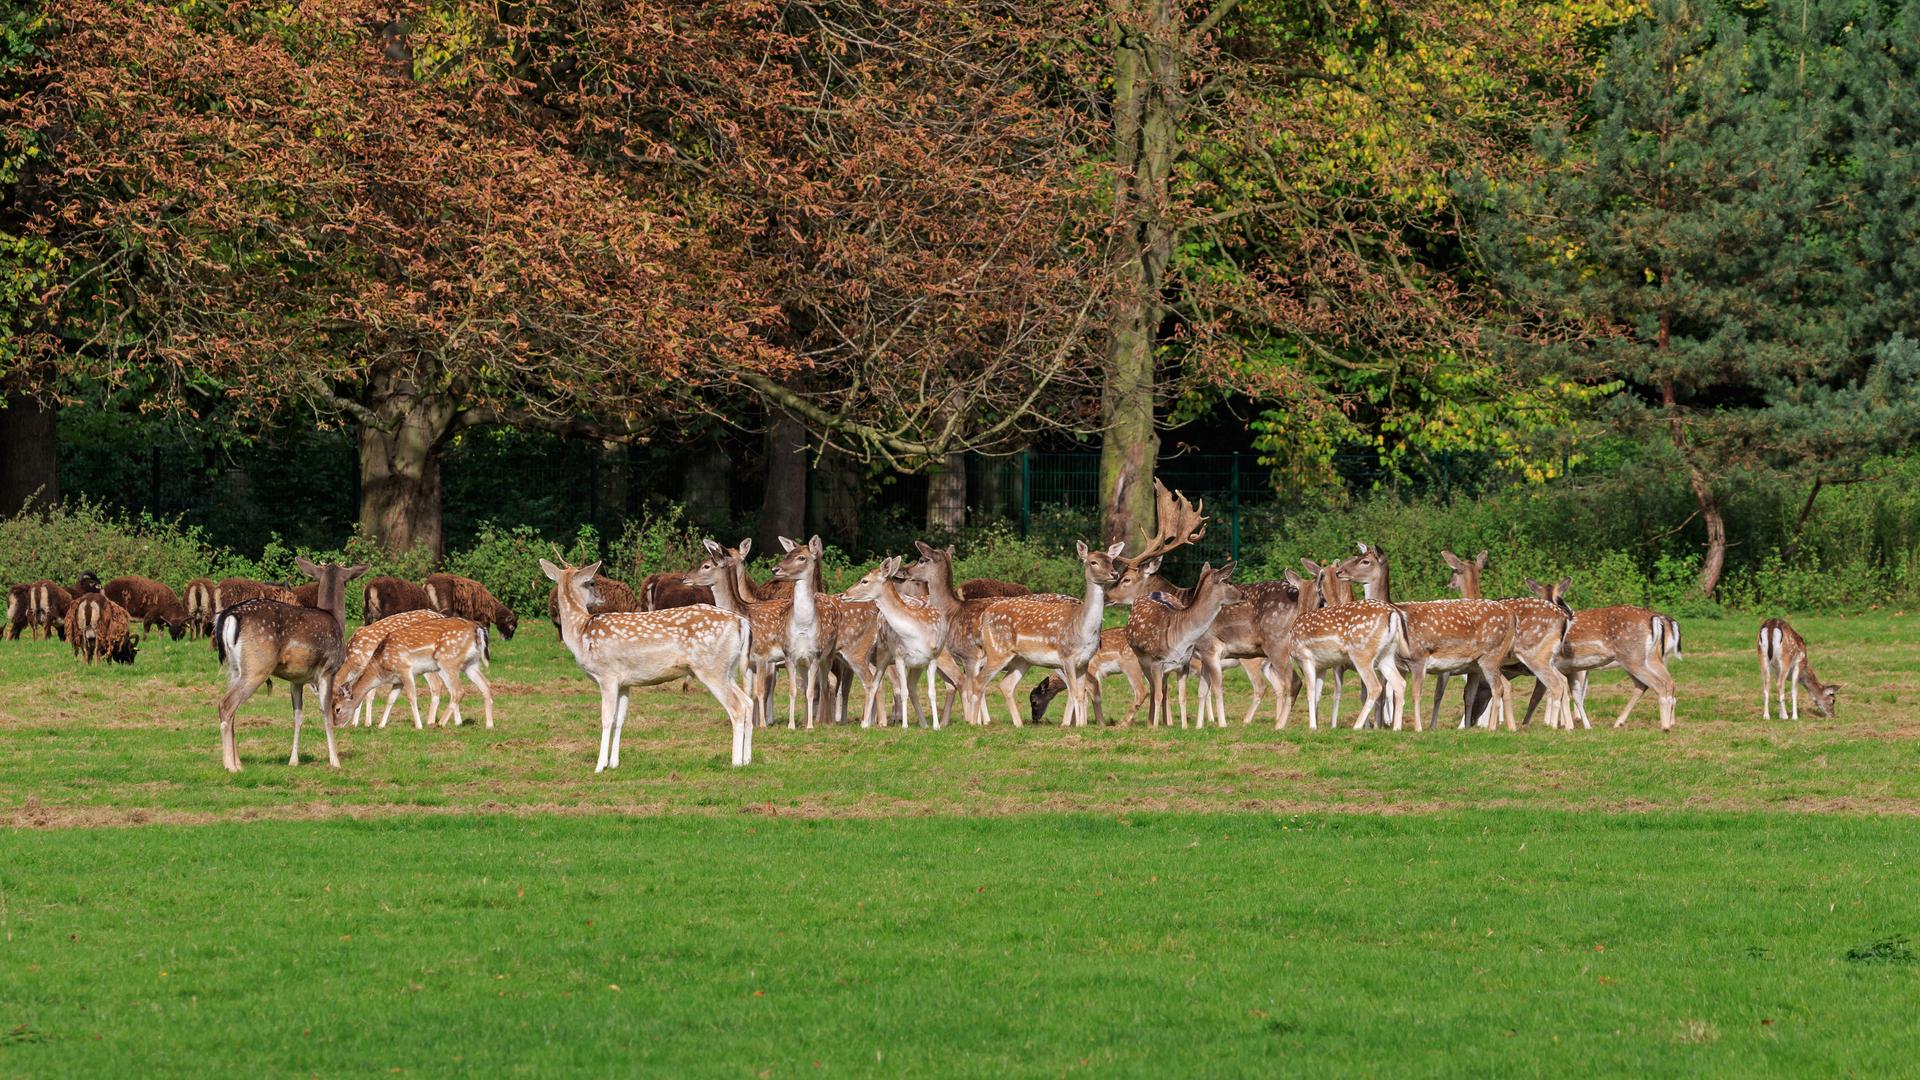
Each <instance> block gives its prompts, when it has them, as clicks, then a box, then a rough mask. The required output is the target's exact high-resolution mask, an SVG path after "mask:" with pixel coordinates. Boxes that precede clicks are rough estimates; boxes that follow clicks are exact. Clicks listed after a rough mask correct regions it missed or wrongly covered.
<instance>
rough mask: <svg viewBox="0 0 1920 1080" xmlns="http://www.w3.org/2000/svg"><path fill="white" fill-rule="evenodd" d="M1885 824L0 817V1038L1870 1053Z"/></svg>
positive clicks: (1451, 1069)
mask: <svg viewBox="0 0 1920 1080" xmlns="http://www.w3.org/2000/svg"><path fill="white" fill-rule="evenodd" d="M1916 847H1920V844H1916V838H1915V835H1914V832H1913V829H1912V828H1911V825H1910V824H1909V823H1908V822H1907V821H1905V820H1902V819H1873V818H1866V817H1859V816H1851V817H1833V816H1823V815H1750V816H1741V817H1729V816H1724V815H1671V814H1657V815H1596V816H1580V815H1571V814H1566V813H1558V812H1549V813H1538V814H1524V815H1521V814H1511V813H1494V814H1446V815H1435V816H1424V817H1412V818H1384V817H1356V816H1309V817H1304V818H1288V817H1281V816H1265V815H1259V816H1247V815H1237V816H1236V815H1227V816H1221V815H1205V816H1192V815H1153V816H1147V817H1143V818H1132V817H1125V816H1122V817H1115V816H1104V817H1102V816H1089V815H1062V816H1051V817H1040V818H1023V819H1004V818H1003V819H984V820H983V819H965V818H955V817H940V818H929V819H919V820H900V821H832V822H820V821H814V822H805V821H765V820H760V819H753V818H741V817H737V816H735V817H727V818H701V817H688V816H680V817H654V818H639V819H633V818H607V817H603V818H595V819H581V818H556V817H546V816H533V817H506V816H479V817H471V818H465V819H452V818H439V819H427V820H394V819H386V820H381V821H375V822H354V821H332V822H263V823H256V824H252V825H242V824H222V825H213V826H202V827H149V828H144V829H104V830H52V831H47V830H15V831H12V832H10V833H7V834H5V835H4V836H0V853H3V856H0V883H4V909H3V910H4V925H5V935H6V944H5V954H6V963H5V964H4V965H0V1002H4V1006H0V1071H5V1072H7V1073H9V1074H16V1075H85V1074H94V1075H97V1074H103V1073H107V1072H115V1073H118V1074H123V1075H146V1074H159V1073H170V1074H182V1073H191V1074H206V1073H209V1072H211V1073H216V1074H221V1075H268V1074H272V1075H282V1074H310V1075H332V1074H341V1073H351V1074H374V1073H382V1074H385V1073H389V1072H390V1071H400V1072H406V1073H422V1074H429V1075H437V1074H474V1075H498V1074H506V1073H517V1074H552V1073H561V1072H568V1073H595V1074H610V1073H630V1072H635V1071H641V1072H646V1073H650V1074H658V1075H702V1076H705V1075H757V1076H794V1075H809V1076H810V1075H820V1074H834V1073H846V1072H857V1073H888V1074H892V1073H917V1074H925V1075H954V1074H960V1075H1002V1074H1007V1075H1061V1074H1069V1073H1081V1072H1085V1073H1093V1074H1118V1075H1273V1074H1275V1073H1278V1072H1282V1071H1284V1072H1288V1073H1291V1074H1304V1075H1333V1074H1345V1075H1379V1074H1389V1073H1392V1074H1401V1073H1412V1074H1416V1075H1437V1076H1486V1075H1511V1074H1548V1073H1573V1074H1579V1075H1589V1074H1614V1075H1623V1074H1631V1075H1674V1074H1679V1073H1683V1072H1685V1073H1689V1074H1696V1073H1697V1074H1708V1075H1756V1074H1761V1073H1766V1074H1775V1075H1778V1074H1788V1075H1835V1074H1842V1073H1850V1074H1856V1075H1896V1074H1902V1073H1910V1072H1911V1071H1912V1069H1913V1057H1912V1051H1913V1049H1914V1043H1915V1041H1916V1040H1915V1029H1914V1026H1913V1022H1912V1006H1913V1002H1914V1001H1915V994H1916V991H1917V990H1920V965H1916V964H1914V963H1913V962H1912V959H1911V958H1912V953H1911V951H1910V950H1908V949H1906V947H1905V946H1903V945H1902V944H1901V943H1900V940H1899V939H1901V938H1903V937H1910V936H1912V935H1915V934H1916V933H1920V914H1917V913H1916V912H1915V910H1914V907H1913V904H1912V897H1913V895H1914V890H1915V889H1916V887H1920V869H1917V868H1920V850H1916Z"/></svg>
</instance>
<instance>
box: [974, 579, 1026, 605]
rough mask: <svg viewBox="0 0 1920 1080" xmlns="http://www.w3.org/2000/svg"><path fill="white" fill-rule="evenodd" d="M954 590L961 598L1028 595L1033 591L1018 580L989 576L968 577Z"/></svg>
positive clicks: (980, 598) (977, 598) (975, 598)
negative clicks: (1002, 579)
mask: <svg viewBox="0 0 1920 1080" xmlns="http://www.w3.org/2000/svg"><path fill="white" fill-rule="evenodd" d="M955 591H956V592H958V593H959V594H960V599H962V600H982V599H985V598H987V597H989V596H1028V595H1030V594H1032V592H1033V590H1032V589H1029V588H1027V587H1026V586H1025V585H1022V584H1020V583H1019V582H1016V581H1000V580H998V579H996V578H989V577H977V578H969V579H967V580H966V581H963V582H961V583H960V585H959V587H958V588H957V589H956V590H955Z"/></svg>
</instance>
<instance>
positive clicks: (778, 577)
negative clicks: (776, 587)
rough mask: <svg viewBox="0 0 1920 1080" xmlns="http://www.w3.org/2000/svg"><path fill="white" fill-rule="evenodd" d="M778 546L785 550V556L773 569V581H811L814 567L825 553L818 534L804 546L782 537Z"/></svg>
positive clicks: (824, 546)
mask: <svg viewBox="0 0 1920 1080" xmlns="http://www.w3.org/2000/svg"><path fill="white" fill-rule="evenodd" d="M780 546H781V547H783V548H785V549H786V551H787V554H786V556H785V557H784V558H782V559H781V560H780V561H779V562H778V563H776V564H775V565H774V567H773V579H774V580H775V581H792V582H796V583H798V582H801V581H811V580H813V569H814V567H816V566H818V565H820V561H821V559H823V558H825V557H826V553H827V547H826V544H824V543H822V542H821V540H820V536H819V534H818V533H815V534H814V536H813V538H812V539H810V540H808V541H807V542H806V543H804V544H802V543H800V542H799V541H797V540H789V539H787V538H786V537H784V536H783V537H781V538H780Z"/></svg>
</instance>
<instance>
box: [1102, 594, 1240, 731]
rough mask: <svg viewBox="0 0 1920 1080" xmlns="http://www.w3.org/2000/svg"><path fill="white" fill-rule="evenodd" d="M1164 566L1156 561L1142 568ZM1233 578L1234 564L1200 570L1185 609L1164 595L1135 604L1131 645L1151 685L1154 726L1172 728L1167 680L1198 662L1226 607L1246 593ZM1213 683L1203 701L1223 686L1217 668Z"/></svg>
mask: <svg viewBox="0 0 1920 1080" xmlns="http://www.w3.org/2000/svg"><path fill="white" fill-rule="evenodd" d="M1158 562H1159V560H1158V559H1157V558H1156V559H1154V560H1151V561H1150V562H1149V563H1145V564H1142V565H1143V566H1149V565H1154V564H1157V563H1158ZM1232 578H1233V561H1232V560H1231V559H1229V560H1228V561H1227V562H1225V563H1223V564H1222V565H1220V566H1218V567H1215V566H1213V565H1211V564H1203V565H1202V566H1201V567H1200V579H1199V581H1198V582H1197V583H1196V584H1195V585H1194V590H1193V600H1192V602H1191V603H1189V604H1188V605H1187V606H1186V607H1184V608H1182V607H1176V606H1175V605H1174V603H1173V602H1172V601H1171V600H1168V599H1167V598H1165V597H1164V596H1161V595H1154V594H1149V595H1147V596H1139V597H1133V598H1131V600H1132V610H1131V611H1130V612H1129V613H1128V615H1127V644H1128V645H1130V646H1132V648H1133V655H1134V657H1135V658H1136V659H1137V660H1138V661H1139V662H1140V671H1141V674H1142V675H1144V676H1145V677H1146V680H1147V695H1148V698H1149V705H1148V723H1149V725H1152V726H1158V725H1160V724H1166V725H1168V726H1171V725H1172V723H1173V716H1172V712H1171V709H1170V708H1169V703H1168V701H1167V687H1166V678H1167V675H1168V674H1169V673H1171V672H1174V671H1184V670H1185V669H1186V667H1187V665H1188V664H1189V663H1190V662H1192V661H1193V659H1194V657H1195V651H1196V650H1197V649H1198V648H1199V647H1200V643H1201V641H1202V640H1203V639H1205V638H1206V637H1207V636H1208V632H1209V631H1210V630H1211V629H1212V627H1213V621H1214V619H1215V618H1216V617H1217V616H1218V615H1219V614H1220V607H1221V605H1223V604H1230V603H1235V602H1237V601H1239V600H1240V590H1239V589H1237V588H1235V587H1234V585H1233V582H1232ZM1213 679H1214V681H1213V684H1212V685H1208V684H1206V683H1204V682H1203V685H1202V686H1201V690H1200V693H1201V700H1202V701H1208V700H1210V699H1211V697H1212V695H1213V693H1214V691H1215V689H1216V687H1217V685H1218V668H1217V667H1216V668H1215V669H1214V673H1213ZM1203 715H1204V714H1203ZM1220 722H1221V723H1222V724H1225V722H1226V717H1225V716H1224V715H1222V716H1221V717H1220ZM1180 726H1181V728H1183V729H1184V728H1185V727H1186V726H1187V713H1186V710H1185V709H1184V708H1182V709H1181V710H1180Z"/></svg>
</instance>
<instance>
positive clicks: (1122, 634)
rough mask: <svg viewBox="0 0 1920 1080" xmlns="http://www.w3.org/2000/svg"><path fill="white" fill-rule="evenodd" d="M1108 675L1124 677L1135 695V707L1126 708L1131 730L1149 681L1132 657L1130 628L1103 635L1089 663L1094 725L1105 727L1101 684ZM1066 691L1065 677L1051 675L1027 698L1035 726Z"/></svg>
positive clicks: (1088, 679)
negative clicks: (1049, 706)
mask: <svg viewBox="0 0 1920 1080" xmlns="http://www.w3.org/2000/svg"><path fill="white" fill-rule="evenodd" d="M1109 675H1120V676H1123V677H1125V678H1126V680H1127V687H1128V688H1129V689H1131V690H1132V691H1133V703H1132V704H1131V705H1130V706H1129V707H1128V708H1127V718H1126V721H1125V723H1126V724H1128V725H1129V726H1131V725H1132V724H1133V718H1134V717H1135V716H1137V715H1138V714H1139V712H1140V706H1142V705H1144V704H1146V702H1147V678H1146V676H1145V675H1144V674H1142V673H1141V671H1140V658H1139V657H1137V656H1135V655H1134V654H1133V645H1132V644H1131V643H1130V642H1128V641H1127V628H1126V627H1124V626H1115V627H1110V628H1108V629H1105V630H1102V631H1100V644H1099V646H1098V647H1096V648H1095V649H1094V650H1093V659H1092V660H1089V661H1087V703H1088V705H1089V706H1090V707H1091V708H1092V710H1093V722H1094V723H1096V724H1100V725H1103V726H1104V725H1106V724H1107V723H1109V722H1110V721H1108V720H1107V718H1106V716H1105V715H1104V714H1103V713H1102V711H1101V708H1100V698H1101V692H1100V690H1101V687H1100V681H1101V680H1102V679H1105V678H1106V677H1107V676H1109ZM1066 689H1067V680H1066V676H1064V675H1062V674H1060V673H1059V672H1058V671H1056V672H1054V673H1052V674H1051V675H1048V676H1047V677H1046V679H1045V680H1043V681H1042V682H1041V683H1039V684H1038V685H1037V686H1035V687H1034V688H1033V690H1032V692H1031V693H1029V694H1028V695H1027V707H1028V709H1029V710H1030V713H1029V717H1030V719H1031V720H1032V721H1033V722H1034V723H1036V724H1037V723H1040V721H1041V719H1042V718H1043V717H1045V716H1046V715H1047V705H1048V704H1049V703H1051V702H1052V701H1053V699H1054V698H1056V697H1059V696H1060V695H1061V693H1063V692H1064V691H1065V690H1066Z"/></svg>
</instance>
